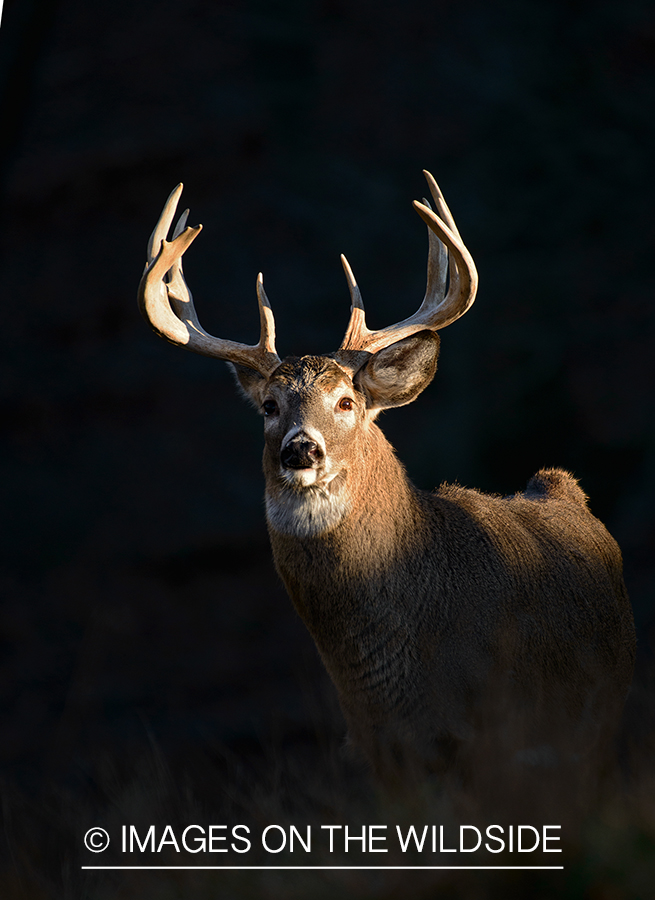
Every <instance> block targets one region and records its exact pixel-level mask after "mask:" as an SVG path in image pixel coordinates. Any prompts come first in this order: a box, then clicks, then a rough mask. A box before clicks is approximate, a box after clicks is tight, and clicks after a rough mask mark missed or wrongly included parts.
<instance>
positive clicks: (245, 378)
mask: <svg viewBox="0 0 655 900" xmlns="http://www.w3.org/2000/svg"><path fill="white" fill-rule="evenodd" d="M228 366H229V367H230V368H231V369H232V371H233V372H234V375H235V376H236V382H237V387H238V388H239V393H240V394H242V396H244V397H245V398H246V400H249V401H250V402H251V403H252V404H253V405H254V406H255V407H256V408H257V409H258V410H259V411H260V412H261V408H262V403H263V402H264V391H265V389H266V385H267V383H268V379H266V378H264V376H263V375H261V374H260V373H259V372H257V371H256V370H255V369H249V368H248V366H242V365H240V364H239V363H228Z"/></svg>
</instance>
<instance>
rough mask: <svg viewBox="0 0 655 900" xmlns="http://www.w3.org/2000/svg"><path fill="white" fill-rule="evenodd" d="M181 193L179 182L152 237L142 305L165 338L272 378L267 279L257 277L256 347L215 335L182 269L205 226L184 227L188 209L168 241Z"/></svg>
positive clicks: (273, 356)
mask: <svg viewBox="0 0 655 900" xmlns="http://www.w3.org/2000/svg"><path fill="white" fill-rule="evenodd" d="M181 194H182V185H181V184H178V186H177V187H176V188H175V190H174V191H173V193H172V194H171V195H170V197H169V198H168V200H167V201H166V205H165V206H164V209H163V211H162V214H161V216H160V217H159V221H158V222H157V224H156V226H155V230H154V231H153V233H152V236H151V238H150V240H149V241H148V262H147V264H146V268H145V272H144V273H143V277H142V278H141V283H140V284H139V309H140V310H141V312H142V313H143V315H144V317H145V319H146V320H147V321H148V322H149V323H150V325H151V326H152V327H153V328H154V330H155V331H156V332H157V334H159V335H160V336H161V337H164V338H166V339H167V340H169V341H171V342H172V343H173V344H180V345H181V346H183V347H186V348H187V349H188V350H193V351H194V352H195V353H202V354H203V355H204V356H213V357H215V358H217V359H224V360H227V361H228V362H233V363H239V364H241V365H243V366H248V368H250V369H255V370H256V371H258V372H260V373H261V374H262V375H265V376H268V375H269V374H270V373H271V372H272V371H273V369H275V368H276V367H277V366H278V365H279V364H280V358H279V356H278V355H277V353H276V352H275V320H274V319H273V312H272V310H271V305H270V303H269V301H268V297H267V296H266V293H265V291H264V279H263V276H262V274H261V272H260V273H259V275H258V277H257V299H258V301H259V321H260V336H259V343H258V344H255V345H254V346H250V345H248V344H239V343H237V342H236V341H227V340H223V339H222V338H216V337H212V335H211V334H208V333H207V332H206V331H205V330H204V328H203V327H202V326H201V324H200V322H199V321H198V316H197V315H196V310H195V307H194V305H193V298H192V296H191V291H190V290H189V288H188V286H187V283H186V281H185V280H184V275H183V273H182V255H183V254H184V252H185V250H186V249H187V248H188V247H189V246H190V245H191V243H192V242H193V241H194V240H195V239H196V237H197V236H198V235H199V234H200V231H201V230H202V225H197V226H196V227H195V228H191V227H189V228H185V225H186V220H187V216H188V215H189V210H188V209H187V210H186V211H185V212H184V213H182V215H181V216H180V218H179V220H178V223H177V225H176V226H175V230H174V232H173V238H172V240H171V241H170V242H169V241H167V240H166V235H167V234H168V232H169V230H170V227H171V224H172V222H173V217H174V216H175V210H176V209H177V204H178V202H179V199H180V195H181Z"/></svg>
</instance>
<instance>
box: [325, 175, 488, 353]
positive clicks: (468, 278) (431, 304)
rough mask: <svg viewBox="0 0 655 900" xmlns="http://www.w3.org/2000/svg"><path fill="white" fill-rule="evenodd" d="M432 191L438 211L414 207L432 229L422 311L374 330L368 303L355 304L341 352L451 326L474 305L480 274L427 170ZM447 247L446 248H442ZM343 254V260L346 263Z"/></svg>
mask: <svg viewBox="0 0 655 900" xmlns="http://www.w3.org/2000/svg"><path fill="white" fill-rule="evenodd" d="M424 175H425V177H426V179H427V182H428V186H429V188H430V193H431V194H432V198H433V200H434V203H435V206H436V208H437V211H438V213H439V215H437V214H436V213H435V212H433V211H432V209H431V207H430V204H429V203H427V202H424V203H419V202H418V201H416V200H415V201H414V202H413V205H414V208H415V209H416V211H417V212H418V214H419V215H420V216H421V218H422V219H423V221H424V222H425V224H426V225H427V226H428V229H429V250H428V283H427V288H426V292H425V297H424V299H423V302H422V303H421V306H420V307H419V309H418V310H417V311H416V312H415V313H414V315H413V316H410V317H409V318H408V319H404V320H403V321H402V322H398V323H396V324H395V325H389V326H388V327H387V328H383V329H381V330H380V331H369V329H368V328H367V327H366V323H365V320H364V311H363V310H364V307H363V305H362V304H361V298H360V299H359V304H358V305H357V304H356V303H355V300H354V299H353V310H352V314H351V317H350V322H349V325H348V329H347V331H346V335H345V337H344V339H343V341H342V344H341V347H340V348H339V350H340V351H345V350H348V351H356V350H357V351H362V350H363V351H367V352H368V353H376V352H377V351H378V350H382V349H383V348H384V347H388V346H389V345H390V344H395V343H396V342H397V341H400V340H402V339H403V338H406V337H409V336H410V335H411V334H416V332H418V331H425V330H430V331H437V330H439V329H441V328H445V327H446V326H447V325H450V324H451V323H452V322H454V321H455V320H456V319H458V318H459V317H460V316H463V315H464V313H465V312H467V310H468V309H469V308H470V307H471V305H472V303H473V301H474V300H475V294H476V291H477V283H478V275H477V270H476V268H475V263H474V262H473V259H472V258H471V254H470V253H469V252H468V250H467V249H466V247H465V246H464V244H463V243H462V239H461V237H460V234H459V231H458V230H457V226H456V225H455V221H454V219H453V217H452V215H451V212H450V210H449V209H448V206H447V205H446V201H445V200H444V198H443V194H442V193H441V191H440V189H439V186H438V185H437V183H436V181H435V180H434V178H433V177H432V175H431V174H430V173H429V172H427V171H425V172H424ZM443 245H445V246H443ZM446 247H447V248H448V251H449V254H448V255H449V256H450V286H449V288H448V293H447V294H446V296H445V297H444V292H445V280H446V249H445V248H446ZM344 259H345V258H344V257H342V262H343V261H344ZM346 266H347V263H345V262H344V269H346V277H347V278H348V280H349V284H350V285H351V297H353V298H354V297H355V294H354V293H353V288H354V289H355V290H356V291H357V295H356V296H357V297H359V289H358V288H357V285H356V284H355V280H354V278H353V277H352V272H351V271H350V266H348V267H347V268H346Z"/></svg>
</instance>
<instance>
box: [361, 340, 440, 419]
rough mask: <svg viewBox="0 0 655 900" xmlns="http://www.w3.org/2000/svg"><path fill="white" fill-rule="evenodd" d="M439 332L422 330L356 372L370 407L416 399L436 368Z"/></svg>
mask: <svg viewBox="0 0 655 900" xmlns="http://www.w3.org/2000/svg"><path fill="white" fill-rule="evenodd" d="M438 356H439V335H437V334H436V333H435V332H434V331H419V332H418V333H417V334H412V335H410V336H409V337H406V338H404V339H403V340H402V341H397V342H396V343H395V344H391V345H390V346H389V347H385V348H384V349H383V350H379V351H378V352H377V353H376V354H374V355H373V356H372V357H371V358H370V359H369V360H368V361H367V362H366V364H365V365H364V366H362V368H361V369H360V370H359V372H357V374H356V375H355V378H354V381H355V384H356V385H357V387H358V388H359V389H360V390H361V391H362V393H363V394H364V396H365V397H366V405H367V406H368V408H369V409H389V408H390V407H392V406H404V405H405V404H406V403H411V402H412V400H415V399H416V398H417V397H418V395H419V394H420V393H421V391H423V390H425V388H426V387H427V386H428V385H429V384H430V382H431V381H432V379H433V378H434V373H435V372H436V371H437V358H438Z"/></svg>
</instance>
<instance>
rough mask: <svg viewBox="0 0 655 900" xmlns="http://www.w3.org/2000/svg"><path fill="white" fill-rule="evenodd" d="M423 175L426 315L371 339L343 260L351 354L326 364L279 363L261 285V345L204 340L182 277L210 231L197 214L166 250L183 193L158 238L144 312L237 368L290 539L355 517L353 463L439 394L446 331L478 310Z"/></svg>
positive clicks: (472, 284)
mask: <svg viewBox="0 0 655 900" xmlns="http://www.w3.org/2000/svg"><path fill="white" fill-rule="evenodd" d="M424 174H425V177H426V179H427V182H428V185H429V188H430V193H431V195H432V198H433V201H434V205H435V209H436V213H435V212H434V211H433V210H432V208H431V207H430V204H429V203H428V201H427V200H424V201H423V203H419V202H414V207H415V209H416V211H417V212H418V213H419V215H420V216H421V218H422V219H423V220H424V221H425V223H426V224H427V226H428V237H429V252H428V277H427V288H426V292H425V297H424V299H423V302H422V303H421V306H420V307H419V309H418V310H417V312H416V313H414V315H413V316H411V317H409V318H408V319H405V320H404V321H402V322H398V323H396V324H394V325H390V326H388V327H387V328H384V329H381V330H379V331H371V330H369V329H368V328H367V326H366V322H365V316H364V305H363V303H362V298H361V293H360V291H359V288H358V286H357V282H356V281H355V278H354V276H353V273H352V270H351V268H350V265H349V264H348V261H347V260H346V258H345V256H342V257H341V261H342V264H343V268H344V271H345V274H346V278H347V281H348V286H349V289H350V297H351V316H350V322H349V324H348V328H347V329H346V334H345V337H344V339H343V341H342V343H341V346H340V347H339V349H338V350H337V351H336V352H334V353H331V354H329V355H327V356H320V357H302V358H300V359H295V358H289V359H286V360H285V361H284V362H283V361H281V360H280V358H279V356H278V355H277V352H276V350H275V323H274V319H273V313H272V311H271V306H270V303H269V301H268V298H267V296H266V293H265V291H264V283H263V277H262V275H261V273H260V274H259V276H258V278H257V297H258V302H259V316H260V338H259V342H258V343H257V344H256V345H254V346H247V345H245V344H240V343H236V342H233V341H228V340H223V339H221V338H216V337H212V335H210V334H208V333H207V332H206V331H205V330H204V329H203V328H202V326H201V325H200V322H199V321H198V317H197V315H196V311H195V308H194V305H193V300H192V297H191V292H190V291H189V288H188V286H187V284H186V282H185V280H184V276H183V273H182V255H183V253H184V252H185V251H186V249H187V248H188V247H189V245H190V244H191V242H192V241H193V240H194V239H195V237H196V236H197V235H198V234H199V232H200V230H201V228H202V226H200V225H199V226H197V227H195V228H189V227H185V226H186V220H187V216H188V210H187V211H186V212H185V213H184V214H183V215H182V216H181V217H180V219H179V221H178V223H177V226H176V227H175V230H174V232H173V236H172V239H171V241H170V242H168V241H167V240H166V237H167V235H168V232H169V230H170V228H171V225H172V222H173V218H174V215H175V211H176V208H177V204H178V201H179V198H180V195H181V192H182V185H178V187H177V188H176V189H175V190H174V191H173V193H172V194H171V195H170V197H169V198H168V201H167V203H166V206H165V207H164V210H163V212H162V214H161V217H160V219H159V222H158V223H157V226H156V227H155V230H154V232H153V234H152V237H151V238H150V242H149V244H148V263H147V266H146V269H145V272H144V275H143V278H142V279H141V284H140V286H139V305H140V308H141V311H142V312H143V314H144V316H145V317H146V319H147V321H148V322H149V323H150V324H151V326H152V327H153V328H154V330H155V331H156V332H157V333H158V334H160V335H161V336H162V337H165V338H167V339H168V340H169V341H172V342H173V343H175V344H179V345H180V346H184V347H187V348H188V349H190V350H194V351H195V352H197V353H201V354H204V355H206V356H213V357H216V358H218V359H223V360H225V361H227V362H230V363H232V365H233V366H234V369H235V371H236V375H237V378H238V380H239V383H240V385H241V388H242V390H243V391H244V393H245V395H246V396H247V397H248V398H249V399H250V400H251V401H252V402H253V404H254V405H255V407H256V408H257V409H258V410H259V411H260V412H261V413H262V414H263V416H264V419H265V452H264V473H265V476H266V485H267V493H266V501H267V513H268V518H269V522H270V523H271V524H272V525H273V526H274V527H275V528H277V529H278V530H279V531H282V532H284V533H294V534H298V535H309V534H314V533H317V532H320V531H321V530H324V529H325V528H328V527H331V526H332V525H334V524H335V523H336V522H337V521H338V520H339V519H340V518H341V517H342V516H343V515H344V514H345V513H346V512H347V510H348V509H349V508H350V505H351V504H352V501H353V496H354V493H355V492H356V490H357V472H356V467H355V466H354V465H353V462H352V461H353V460H354V459H357V458H359V459H361V458H362V453H363V448H362V441H363V440H365V436H366V433H367V428H368V426H369V425H370V423H372V422H373V420H374V419H375V417H376V416H377V414H378V413H379V412H380V411H381V410H382V409H387V408H389V407H394V406H402V405H404V404H406V403H411V402H412V400H414V399H415V398H416V397H417V396H418V395H419V394H420V392H421V391H422V390H423V389H424V388H425V387H426V386H427V385H428V384H429V383H430V381H431V380H432V378H433V377H434V373H435V371H436V365H437V356H438V352H439V337H438V335H437V331H438V330H440V329H441V328H445V327H446V326H447V325H450V324H451V323H452V322H454V321H455V320H456V319H458V318H459V317H460V316H462V315H464V313H465V312H466V311H467V310H468V309H469V308H470V306H471V304H472V303H473V301H474V299H475V293H476V289H477V272H476V269H475V265H474V263H473V260H472V259H471V256H470V254H469V253H468V251H467V249H466V247H465V246H464V244H463V243H462V240H461V237H460V235H459V231H458V230H457V226H456V225H455V222H454V220H453V217H452V215H451V213H450V210H449V209H448V207H447V205H446V203H445V201H444V199H443V195H442V193H441V191H440V190H439V187H438V186H437V183H436V182H435V180H434V178H433V177H432V175H430V173H429V172H425V173H424ZM448 258H450V264H448ZM448 275H449V278H448ZM447 281H448V282H449V283H448V289H447V290H446V283H447Z"/></svg>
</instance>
